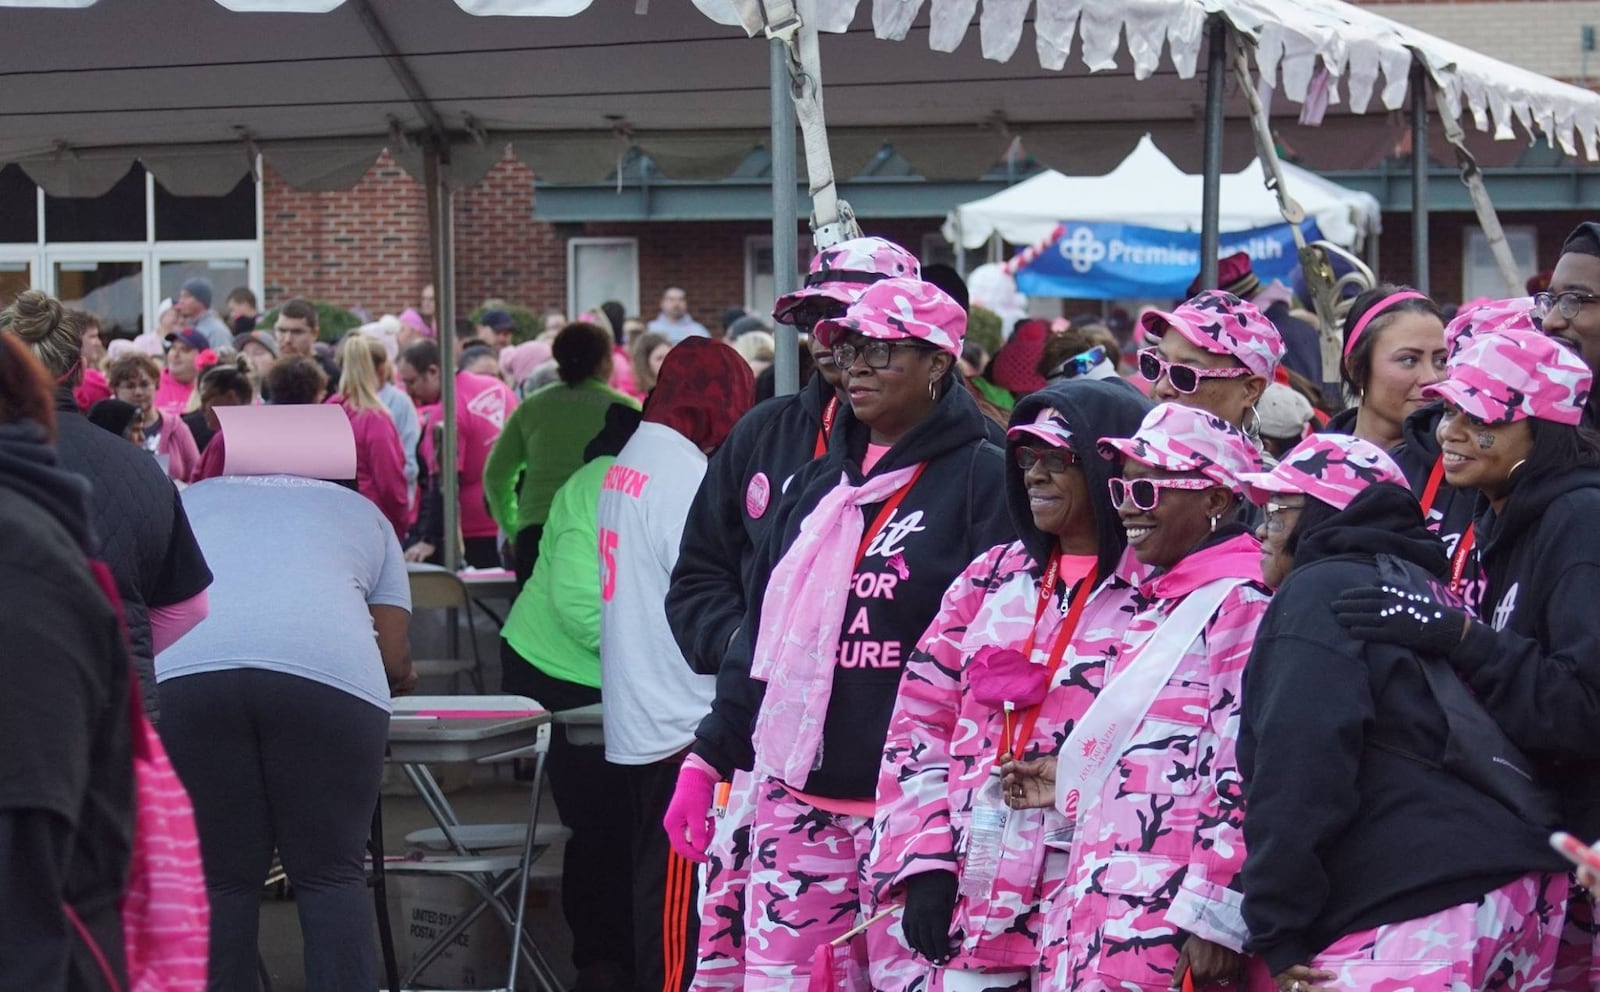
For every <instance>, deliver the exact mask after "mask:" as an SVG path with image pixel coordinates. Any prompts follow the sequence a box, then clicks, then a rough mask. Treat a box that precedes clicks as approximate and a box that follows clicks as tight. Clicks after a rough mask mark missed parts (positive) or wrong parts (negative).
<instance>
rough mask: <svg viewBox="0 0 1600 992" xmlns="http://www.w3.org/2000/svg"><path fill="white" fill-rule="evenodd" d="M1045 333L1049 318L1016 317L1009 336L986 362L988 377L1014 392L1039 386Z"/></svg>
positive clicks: (1047, 335) (1041, 379) (1048, 331)
mask: <svg viewBox="0 0 1600 992" xmlns="http://www.w3.org/2000/svg"><path fill="white" fill-rule="evenodd" d="M1049 336H1050V322H1049V321H1046V320H1031V319H1030V320H1019V321H1017V326H1016V328H1015V329H1014V330H1012V332H1011V340H1009V341H1007V342H1006V343H1005V344H1004V345H1002V346H1001V347H1000V350H999V351H998V352H996V353H995V356H994V360H993V361H992V362H991V363H990V364H989V381H990V382H992V383H994V384H995V385H996V386H1001V387H1003V388H1005V389H1009V390H1011V391H1012V392H1013V393H1016V394H1018V395H1022V394H1024V393H1032V392H1036V391H1037V390H1040V389H1043V388H1044V376H1042V375H1040V374H1039V369H1038V365H1039V358H1040V356H1041V355H1043V354H1044V342H1045V339H1046V338H1048V337H1049Z"/></svg>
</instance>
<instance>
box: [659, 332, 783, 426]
mask: <svg viewBox="0 0 1600 992" xmlns="http://www.w3.org/2000/svg"><path fill="white" fill-rule="evenodd" d="M755 400H756V377H755V374H754V373H752V372H751V371H750V363H748V362H746V361H745V360H744V359H743V358H741V357H740V356H739V353H738V352H737V351H734V350H733V349H732V348H730V347H728V346H727V345H725V344H723V343H722V342H721V341H713V340H711V339H710V338H699V337H691V338H685V339H684V340H683V341H682V342H681V343H679V344H676V345H674V346H673V347H672V350H671V351H669V352H667V360H666V361H664V362H662V363H661V374H660V376H659V377H657V379H656V388H655V389H653V390H651V392H650V400H649V402H648V403H646V404H645V408H644V420H645V422H646V423H652V424H662V425H663V426H666V427H670V428H672V429H673V430H675V431H677V432H678V433H679V434H682V435H683V436H684V437H686V438H688V439H689V440H690V441H691V442H693V444H694V446H695V447H697V448H699V449H701V450H702V451H704V450H706V449H716V448H719V447H721V446H722V442H723V441H724V440H726V439H727V437H728V432H729V431H731V430H733V424H734V421H736V420H738V419H739V418H740V417H742V416H744V414H745V411H746V410H748V409H750V407H751V406H752V405H754V403H755Z"/></svg>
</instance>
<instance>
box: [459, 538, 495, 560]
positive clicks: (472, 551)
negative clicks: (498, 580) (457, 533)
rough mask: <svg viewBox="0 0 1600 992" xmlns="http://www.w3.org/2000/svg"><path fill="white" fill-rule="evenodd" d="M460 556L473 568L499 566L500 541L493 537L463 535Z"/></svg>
mask: <svg viewBox="0 0 1600 992" xmlns="http://www.w3.org/2000/svg"><path fill="white" fill-rule="evenodd" d="M461 558H462V560H464V561H465V562H466V563H467V564H468V565H471V566H472V567H473V568H499V567H500V541H499V539H498V538H494V537H464V538H462V539H461Z"/></svg>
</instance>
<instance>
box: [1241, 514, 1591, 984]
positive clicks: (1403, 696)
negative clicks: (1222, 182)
mask: <svg viewBox="0 0 1600 992" xmlns="http://www.w3.org/2000/svg"><path fill="white" fill-rule="evenodd" d="M1378 554H1386V555H1390V556H1393V557H1394V558H1398V559H1400V561H1401V564H1402V567H1403V568H1404V570H1405V572H1406V574H1407V575H1408V576H1409V578H1410V582H1409V583H1408V585H1407V588H1409V589H1411V590H1413V591H1417V592H1426V591H1428V588H1429V584H1430V583H1437V582H1438V581H1439V580H1441V579H1442V578H1443V577H1444V573H1445V568H1446V559H1445V555H1444V549H1443V547H1442V546H1441V545H1440V544H1439V541H1438V540H1437V539H1436V538H1435V537H1434V536H1433V535H1432V534H1430V533H1428V531H1427V529H1426V528H1425V527H1424V526H1423V522H1422V515H1421V513H1420V511H1419V509H1418V507H1417V503H1416V500H1415V498H1414V497H1412V496H1411V495H1410V494H1409V493H1407V492H1405V491H1404V490H1402V489H1401V488H1400V487H1398V486H1393V485H1377V486H1373V487H1372V488H1371V489H1369V490H1367V491H1366V492H1364V493H1362V494H1361V495H1360V496H1359V497H1357V498H1356V500H1355V501H1354V502H1352V503H1351V504H1350V506H1349V508H1347V509H1346V510H1345V511H1343V512H1342V513H1339V514H1336V515H1334V516H1333V517H1332V518H1330V519H1328V520H1326V521H1325V522H1323V523H1322V525H1321V526H1318V527H1316V528H1315V529H1313V530H1311V531H1310V532H1308V533H1307V534H1306V535H1305V536H1304V537H1303V538H1302V539H1301V541H1300V544H1299V547H1298V548H1297V549H1296V552H1295V567H1294V571H1293V572H1291V573H1290V575H1289V577H1288V579H1287V580H1285V582H1284V583H1283V586H1282V588H1280V589H1279V590H1278V592H1277V594H1276V595H1274V596H1273V598H1272V605H1271V606H1270V607H1269V608H1268V610H1267V615H1266V617H1265V618H1263V620H1262V623H1261V628H1260V630H1259V632H1258V633H1257V635H1256V644H1255V649H1254V650H1253V651H1252V652H1251V654H1250V662H1249V665H1248V667H1247V668H1246V669H1245V682H1244V698H1243V702H1244V713H1243V721H1242V726H1241V730H1240V736H1239V768H1240V771H1241V773H1242V774H1243V776H1244V783H1245V809H1246V815H1245V818H1244V836H1245V850H1246V851H1247V852H1248V853H1247V855H1246V859H1245V865H1244V871H1243V874H1242V880H1243V886H1244V917H1245V922H1246V924H1248V926H1249V928H1250V933H1251V935H1252V936H1251V939H1250V943H1249V945H1248V949H1249V950H1250V951H1252V952H1254V953H1257V954H1260V955H1261V956H1262V957H1263V958H1264V959H1265V961H1266V963H1267V965H1268V967H1269V968H1270V970H1271V971H1272V972H1273V973H1274V974H1276V973H1278V972H1280V971H1282V970H1283V969H1284V968H1287V967H1289V966H1290V965H1295V964H1303V963H1305V962H1307V961H1309V960H1310V959H1311V958H1312V956H1314V955H1315V954H1317V953H1318V952H1320V951H1322V950H1323V949H1324V948H1326V947H1327V946H1328V945H1329V944H1331V943H1332V942H1333V941H1335V940H1337V939H1338V938H1340V937H1342V936H1345V935H1347V934H1351V933H1355V932H1357V931H1360V930H1365V929H1368V928H1370V927H1375V926H1379V925H1381V924H1384V923H1393V922H1398V921H1402V920H1409V919H1415V918H1417V917H1419V916H1426V915H1428V914H1430V913H1435V912H1438V911H1440V910H1443V909H1447V908H1449V907H1451V906H1456V905H1459V904H1461V903H1464V902H1469V901H1471V900H1474V899H1476V898H1478V897H1479V896H1481V895H1483V894H1484V893H1487V892H1490V891H1492V890H1494V889H1496V888H1498V887H1500V886H1502V885H1504V884H1506V883H1508V882H1510V881H1512V880H1513V879H1515V878H1517V877H1518V876H1520V875H1523V874H1525V873H1527V872H1530V871H1551V870H1558V869H1559V867H1560V864H1561V862H1560V859H1559V858H1558V857H1556V856H1555V855H1554V854H1553V852H1552V851H1551V850H1550V848H1549V846H1548V845H1547V843H1546V838H1545V835H1544V834H1543V833H1542V832H1541V831H1540V830H1538V829H1537V828H1535V827H1532V826H1530V825H1528V824H1526V823H1524V822H1523V821H1522V820H1520V819H1518V817H1517V816H1516V815H1515V814H1513V813H1512V812H1511V810H1510V809H1508V808H1507V807H1505V806H1503V805H1501V804H1500V803H1499V802H1498V801H1497V800H1495V799H1493V798H1491V797H1490V796H1488V795H1487V794H1485V793H1483V792H1480V791H1478V790H1477V789H1476V788H1474V787H1473V786H1471V785H1468V784H1467V783H1466V781H1464V780H1463V779H1461V778H1458V777H1456V776H1455V775H1453V774H1450V773H1448V772H1444V771H1441V770H1437V769H1434V768H1430V767H1428V766H1426V765H1424V764H1423V763H1421V762H1419V761H1417V760H1414V759H1412V758H1407V757H1401V756H1399V755H1397V754H1395V753H1393V752H1392V751H1390V750H1387V749H1385V747H1392V748H1398V749H1401V750H1404V751H1407V752H1409V753H1411V754H1413V755H1419V756H1422V757H1424V758H1426V759H1429V760H1432V761H1438V760H1439V759H1440V758H1441V757H1442V755H1443V752H1444V746H1445V740H1446V724H1445V720H1444V715H1443V711H1442V710H1441V709H1440V707H1439V706H1438V704H1437V703H1436V702H1435V701H1434V697H1433V694H1432V692H1431V691H1430V690H1429V688H1428V684H1427V681H1426V679H1425V678H1424V676H1423V674H1422V668H1421V666H1420V663H1419V660H1418V659H1417V657H1416V656H1415V655H1414V654H1412V653H1411V652H1410V651H1408V650H1407V649H1404V648H1400V647H1396V646H1393V645H1387V644H1363V643H1362V642H1360V641H1356V640H1355V639H1353V638H1351V637H1350V636H1349V634H1347V633H1346V632H1345V630H1344V628H1343V627H1341V626H1340V625H1339V622H1338V620H1337V619H1336V618H1335V617H1334V614H1333V610H1332V608H1331V606H1330V604H1331V603H1332V602H1333V600H1334V599H1336V598H1338V596H1339V595H1340V594H1341V593H1343V592H1345V591H1347V590H1349V589H1352V588H1355V587H1359V586H1365V585H1369V584H1372V583H1374V582H1375V581H1376V579H1377V574H1378V569H1377V564H1376V555H1378ZM1374 742H1380V745H1381V746H1374Z"/></svg>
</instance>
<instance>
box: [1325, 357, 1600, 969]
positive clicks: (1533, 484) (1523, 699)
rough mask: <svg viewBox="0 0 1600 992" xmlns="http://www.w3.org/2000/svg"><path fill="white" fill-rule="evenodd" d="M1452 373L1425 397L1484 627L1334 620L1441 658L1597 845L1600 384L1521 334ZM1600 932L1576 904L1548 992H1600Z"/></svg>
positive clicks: (1432, 602)
mask: <svg viewBox="0 0 1600 992" xmlns="http://www.w3.org/2000/svg"><path fill="white" fill-rule="evenodd" d="M1449 371H1450V375H1449V378H1447V379H1446V380H1445V381H1443V382H1440V383H1438V384H1436V385H1433V386H1430V387H1428V393H1429V395H1430V396H1431V397H1436V398H1438V399H1441V400H1443V401H1444V404H1445V406H1444V415H1443V417H1442V419H1441V420H1440V421H1439V428H1438V438H1439V446H1440V449H1441V450H1442V452H1443V455H1444V473H1445V480H1446V481H1447V482H1449V483H1450V484H1451V485H1452V486H1454V487H1456V488H1457V489H1475V490H1477V492H1478V494H1479V498H1478V506H1479V512H1478V517H1477V520H1476V521H1475V522H1474V524H1473V535H1474V542H1473V546H1472V554H1473V556H1474V557H1475V560H1476V563H1477V567H1478V568H1479V569H1481V572H1482V576H1483V584H1484V587H1483V595H1482V599H1481V605H1480V607H1479V610H1478V613H1477V616H1474V615H1473V614H1472V613H1471V612H1469V611H1468V610H1466V609H1464V608H1462V606H1461V605H1459V604H1457V603H1454V602H1451V601H1450V600H1449V599H1448V598H1446V597H1444V596H1437V597H1431V598H1430V597H1423V599H1422V600H1421V601H1407V602H1404V603H1402V602H1401V601H1400V599H1399V597H1398V595H1397V594H1396V593H1393V592H1391V591H1388V590H1386V589H1384V588H1382V587H1378V586H1372V587H1368V588H1364V589H1358V590H1355V591H1352V592H1349V593H1346V594H1345V595H1344V596H1342V597H1340V599H1339V600H1337V601H1336V602H1335V603H1334V609H1335V612H1336V613H1337V615H1338V618H1339V621H1340V622H1341V623H1342V624H1344V625H1345V626H1346V627H1347V628H1348V629H1349V630H1350V633H1351V635H1352V636H1354V637H1356V638H1357V639H1360V640H1367V641H1376V642H1381V643H1385V644H1397V645H1400V646H1401V647H1407V648H1412V649H1414V650H1418V651H1421V652H1424V653H1427V654H1432V655H1437V656H1440V657H1443V658H1445V659H1446V660H1447V661H1448V662H1449V663H1450V666H1451V667H1452V668H1454V669H1455V671H1456V673H1458V674H1459V675H1460V676H1461V677H1462V678H1463V679H1465V680H1466V682H1467V684H1468V685H1469V686H1470V687H1471V688H1472V690H1473V692H1474V693H1475V694H1476V696H1477V698H1478V700H1479V701H1481V702H1482V704H1483V705H1484V707H1485V708H1486V709H1487V710H1488V711H1489V713H1490V715H1491V716H1493V717H1494V719H1495V720H1496V721H1497V722H1498V723H1499V724H1500V726H1501V727H1503V728H1505V731H1506V734H1507V735H1508V736H1509V737H1510V739H1511V741H1512V742H1513V743H1515V744H1516V745H1517V746H1518V747H1519V748H1521V749H1522V750H1523V751H1524V752H1525V753H1526V754H1527V755H1528V756H1529V758H1530V759H1531V760H1532V762H1533V769H1534V772H1535V777H1536V778H1537V780H1538V781H1539V782H1540V783H1541V784H1542V785H1544V786H1546V787H1548V788H1549V789H1551V790H1552V791H1553V792H1554V793H1555V794H1556V795H1557V796H1559V797H1560V810H1559V817H1558V821H1557V826H1558V827H1559V829H1561V830H1565V831H1567V832H1568V833H1571V834H1574V835H1576V836H1578V837H1582V838H1585V839H1592V838H1595V837H1600V749H1597V748H1596V747H1595V745H1594V744H1593V741H1594V740H1595V735H1594V728H1595V727H1596V726H1600V689H1597V688H1596V687H1597V686H1600V613H1597V612H1596V610H1595V608H1594V594H1593V591H1594V589H1595V588H1597V587H1600V586H1597V584H1600V540H1596V539H1595V538H1594V536H1593V534H1594V521H1595V520H1596V519H1600V439H1597V438H1596V436H1595V435H1594V434H1593V433H1591V432H1590V431H1588V430H1586V429H1584V428H1582V427H1580V426H1579V425H1580V422H1581V421H1582V419H1583V415H1584V410H1585V408H1586V406H1587V403H1588V400H1589V393H1590V388H1591V386H1592V385H1593V376H1592V374H1591V373H1590V371H1589V368H1588V366H1587V365H1585V364H1584V362H1583V360H1582V359H1581V358H1580V357H1579V356H1578V355H1577V354H1575V353H1574V352H1573V351H1571V350H1570V349H1569V348H1568V347H1567V346H1566V345H1564V344H1562V343H1561V342H1559V341H1557V340H1556V339H1554V338H1550V337H1546V336H1545V335H1543V334H1541V333H1538V332H1536V331H1530V330H1524V329H1520V328H1516V327H1509V328H1504V329H1501V330H1499V331H1498V332H1496V333H1488V334H1483V333H1480V334H1477V335H1475V336H1474V337H1472V338H1471V339H1470V340H1469V341H1467V343H1466V344H1465V345H1463V346H1462V347H1461V349H1460V350H1459V351H1458V352H1457V353H1456V354H1455V355H1454V356H1453V357H1452V358H1451V360H1450V366H1449ZM1594 930H1595V925H1594V906H1593V902H1592V900H1591V899H1590V898H1589V897H1588V896H1587V894H1582V895H1579V896H1577V897H1575V898H1574V900H1573V902H1572V904H1571V907H1570V909H1569V913H1568V932H1567V936H1566V938H1565V940H1564V942H1563V946H1562V950H1561V955H1560V958H1559V959H1558V963H1557V969H1556V976H1555V980H1554V982H1553V983H1552V988H1557V989H1590V988H1594V987H1596V984H1597V983H1600V966H1597V965H1596V963H1595V960H1594Z"/></svg>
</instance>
